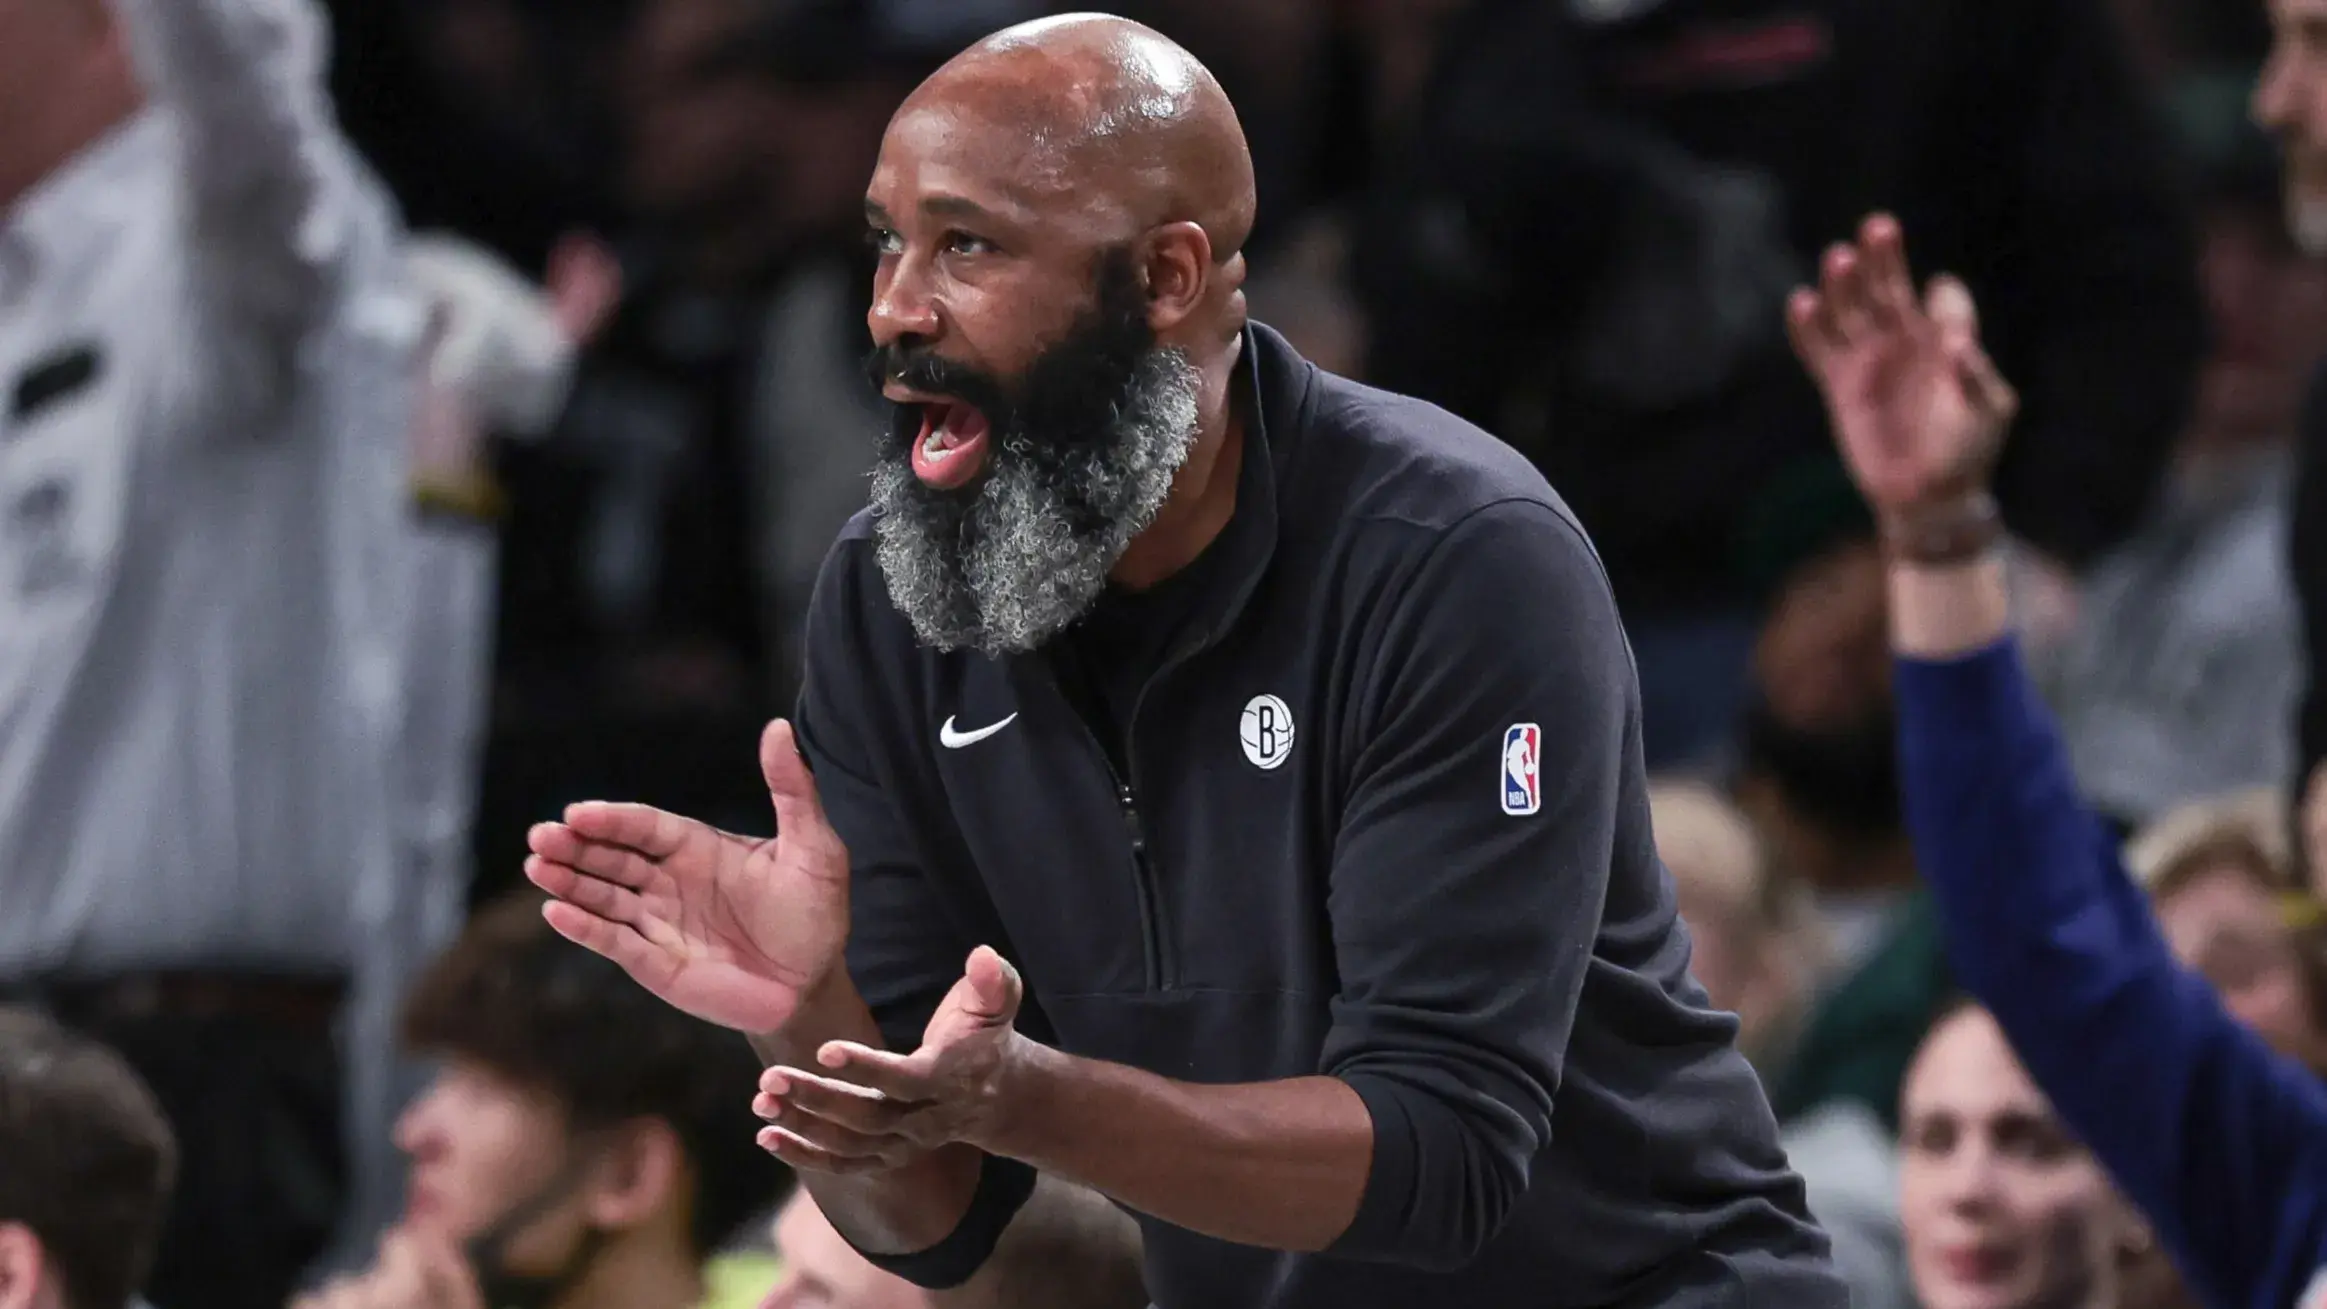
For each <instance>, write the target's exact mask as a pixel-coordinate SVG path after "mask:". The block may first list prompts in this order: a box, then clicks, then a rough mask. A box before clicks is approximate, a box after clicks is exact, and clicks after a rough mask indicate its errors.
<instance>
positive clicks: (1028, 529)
mask: <svg viewBox="0 0 2327 1309" xmlns="http://www.w3.org/2000/svg"><path fill="white" fill-rule="evenodd" d="M1253 203H1254V202H1253V181H1252V169H1251V163H1250V159H1249V156H1248V154H1247V152H1246V148H1245V143H1244V139H1243V134H1242V131H1241V129H1240V128H1239V127H1238V125H1237V121H1236V115H1235V113H1234V111H1233V110H1232V109H1231V108H1230V106H1229V105H1228V103H1227V101H1226V100H1225V98H1224V97H1223V96H1222V95H1221V93H1220V90H1219V87H1218V86H1217V85H1216V84H1215V83H1214V81H1213V80H1212V78H1211V76H1210V75H1209V74H1208V73H1206V72H1205V71H1204V69H1203V68H1202V67H1200V66H1198V65H1197V64H1196V63H1195V62H1194V61H1193V60H1192V59H1190V58H1189V57H1188V55H1187V54H1186V53H1185V52H1184V51H1182V50H1180V49H1179V48H1178V47H1176V46H1174V45H1172V44H1171V43H1170V42H1168V41H1165V40H1164V39H1162V38H1161V37H1158V36H1157V35H1155V34H1154V33H1152V32H1150V31H1147V30H1146V29H1144V28H1140V27H1137V26H1134V25H1131V24H1128V23H1124V22H1122V21H1120V20H1115V19H1109V18H1104V17H1094V16H1073V17H1067V18H1061V19H1055V20H1050V21H1046V22H1042V23H1037V24H1033V25H1030V26H1024V27H1018V28H1013V29H1010V30H1008V31H1005V32H1003V33H1001V34H999V35H997V36H995V37H992V38H990V39H988V40H987V41H985V42H983V43H981V44H980V45H978V46H977V47H975V48H973V49H972V50H970V51H968V52H967V53H965V54H964V55H962V56H961V57H959V58H958V59H956V60H955V61H954V62H953V63H951V64H949V65H948V66H947V67H946V68H945V69H943V70H942V71H941V72H939V73H938V74H937V75H936V76H935V77H933V78H932V79H931V80H930V81H929V82H928V83H927V84H925V85H924V86H922V87H921V88H920V89H919V90H918V91H917V92H916V93H915V94H914V95H913V96H912V98H911V99H910V100H909V101H908V102H907V103H906V104H905V105H904V106H903V108H902V109H901V110H900V111H899V112H898V114H897V116H896V119H895V120H894V122H893V123H892V124H891V126H890V128H889V132H888V135H887V138H886V140H885V142H884V144H883V147H882V152H881V158H880V163H879V167H878V169H877V171H876V172H875V174H874V177H873V180H872V186H871V189H870V191H869V193H868V194H867V197H866V206H865V209H866V217H867V219H868V221H869V223H870V225H871V229H872V237H873V241H874V243H875V245H876V247H877V248H878V250H879V253H880V262H879V271H878V273H877V275H876V282H875V288H874V300H873V306H872V311H871V319H870V322H871V328H872V334H873V337H874V340H875V343H876V345H877V347H878V348H877V349H876V351H875V352H874V356H873V365H874V368H873V371H874V375H875V379H876V380H877V381H878V382H879V384H880V385H881V387H882V390H883V393H884V394H885V395H886V396H887V397H888V399H889V400H890V401H891V402H893V404H894V407H895V421H894V423H893V425H892V426H891V427H890V429H889V430H888V431H887V432H885V433H882V434H880V436H879V471H878V473H877V474H876V476H875V479H874V484H873V499H874V504H873V506H872V508H871V510H870V511H869V512H867V513H864V514H861V515H859V516H858V517H857V519H856V520H855V521H854V522H853V523H852V524H851V525H850V526H849V528H848V529H847V531H845V532H844V533H843V534H842V536H841V539H840V542H839V544H838V545H837V546H835V548H834V550H833V552H832V555H831V558H830V560H829V561H828V562H827V564H826V566H825V569H824V574H823V578H822V581H821V583H820V585H819V588H818V594H817V597H816V601H815V605H814V608H813V612H812V615H811V619H810V626H809V642H808V644H809V655H808V678H807V689H806V691H805V692H804V694H803V696H802V699H801V703H800V706H799V709H798V714H797V718H796V721H795V722H792V723H776V724H773V725H771V726H770V728H769V731H768V733H767V735H766V737H765V740H764V742H763V747H762V751H761V766H762V770H763V771H764V773H765V774H766V779H767V783H768V787H769V791H770V794H771V795H772V797H773V799H774V801H775V807H776V817H777V827H778V831H779V833H780V835H779V836H778V837H777V838H776V839H775V840H773V841H768V842H753V841H749V840H746V839H743V838H740V837H735V836H730V835H726V834H723V833H720V832H717V831H714V830H712V829H710V828H708V827H705V826H703V825H701V824H698V823H694V822H690V821H688V820H685V819H682V818H679V817H676V816H673V815H669V814H663V813H657V812H654V811H651V810H645V809H639V808H635V807H629V806H622V805H605V804H590V805H580V806H576V807H574V808H573V809H571V810H569V811H568V812H567V814H566V815H565V817H564V820H563V821H562V822H559V823H551V824H544V825H543V826H541V827H539V828H537V829H535V831H534V833H533V836H532V846H533V850H534V857H533V858H532V859H531V860H529V862H528V865H527V870H528V874H529V875H530V876H531V877H532V878H533V879H534V880H535V881H536V882H537V883H539V884H540V885H541V886H542V887H544V888H545V889H547V890H548V891H550V892H551V893H552V894H553V895H554V896H556V897H558V898H559V900H560V903H557V904H553V905H551V906H550V907H549V914H550V917H551V920H552V921H553V922H554V923H555V924H556V925H557V927H558V928H559V930H561V931H563V932H564V933H566V934H567V935H568V936H570V937H572V938H573V939H575V940H577V941H579V942H581V943H582V944H584V945H587V946H589V947H590V948H592V949H595V950H599V951H601V952H603V953H605V954H607V955H609V956H611V957H612V958H614V959H615V960H617V961H619V962H620V963H622V964H623V965H624V966H625V967H626V968H627V969H628V970H629V971H630V972H631V974H632V975H633V976H634V977H636V978H637V979H638V980H639V981H640V982H642V983H643V984H645V985H646V986H648V987H650V988H652V989H653V990H654V991H655V992H656V993H657V994H659V995H661V996H662V997H664V998H665V999H666V1000H668V1001H669V1002H671V1003H672V1004H675V1005H677V1006H679V1007H681V1008H684V1009H686V1010H688V1011H689V1012H692V1013H695V1014H697V1015H699V1016H701V1017H704V1018H706V1019H709V1020H712V1021H715V1022H720V1023H725V1024H727V1025H729V1026H732V1027H735V1028H737V1029H740V1030H742V1031H745V1032H747V1033H750V1034H752V1037H753V1039H754V1041H755V1043H756V1045H757V1047H758V1048H759V1049H760V1051H761V1052H762V1055H763V1057H764V1058H765V1059H766V1060H767V1062H768V1063H769V1065H770V1068H769V1070H768V1072H767V1074H766V1076H765V1078H764V1079H763V1081H762V1083H761V1094H760V1096H759V1099H758V1101H757V1106H756V1107H757V1108H758V1109H759V1111H760V1113H761V1115H762V1116H763V1117H764V1118H766V1119H768V1120H769V1122H770V1124H771V1125H770V1126H769V1127H768V1128H767V1129H766V1130H765V1131H764V1132H763V1133H762V1136H761V1142H762V1144H763V1145H764V1146H765V1147H766V1148H769V1149H771V1150H773V1151H774V1152H775V1153H777V1154H779V1155H781V1156H782V1157H783V1158H784V1159H785V1160H786V1161H787V1162H789V1163H791V1164H792V1165H793V1167H794V1168H796V1169H797V1170H799V1172H800V1173H801V1175H802V1176H803V1177H805V1178H806V1179H807V1184H808V1186H809V1187H810V1189H811V1190H812V1191H813V1192H814V1194H815V1196H816V1199H817V1202H818V1204H819V1205H820V1206H821V1207H822V1209H823V1210H824V1212H825V1213H826V1214H827V1215H828V1216H830V1217H831V1219H832V1220H833V1223H834V1225H835V1227H836V1228H838V1230H839V1231H840V1232H842V1233H843V1234H844V1235H845V1236H846V1237H847V1238H848V1239H849V1241H850V1242H851V1243H852V1244H853V1245H855V1246H856V1247H857V1248H858V1249H859V1250H861V1251H863V1252H864V1253H865V1254H866V1255H867V1256H868V1257H870V1258H872V1259H873V1260H874V1262H876V1263H877V1264H879V1265H881V1266H882V1267H885V1268H887V1269H889V1270H891V1271H893V1272H896V1273H899V1274H901V1275H902V1276H904V1277H906V1278H908V1279H910V1280H912V1281H914V1282H917V1283H919V1284H921V1285H923V1286H929V1287H945V1286H952V1285H957V1284H959V1283H961V1282H962V1281H964V1280H965V1279H967V1278H968V1277H969V1276H970V1275H971V1274H972V1273H973V1272H975V1271H976V1270H977V1268H978V1267H979V1266H980V1264H981V1263H983V1262H984V1261H985V1260H986V1258H987V1256H988V1255H989V1253H990V1252H991V1251H992V1249H993V1247H994V1244H995V1241H996V1239H997V1238H998V1237H999V1236H1000V1235H1001V1234H1002V1232H1003V1231H1004V1229H1005V1228H1006V1227H1007V1226H1008V1225H1009V1224H1010V1221H1011V1216H1012V1213H1013V1212H1014V1211H1015V1210H1016V1208H1017V1207H1018V1206H1019V1205H1020V1204H1021V1203H1022V1202H1023V1201H1024V1199H1025V1197H1026V1195H1027V1193H1028V1191H1029V1189H1030V1188H1031V1186H1032V1184H1033V1179H1034V1177H1035V1176H1036V1174H1037V1172H1038V1171H1039V1172H1043V1173H1050V1174H1054V1175H1058V1176H1062V1177H1065V1178H1068V1179H1071V1180H1073V1181H1077V1182H1080V1183H1082V1184H1084V1185H1087V1186H1090V1187H1093V1188H1095V1189H1097V1190H1098V1191H1100V1192H1102V1193H1104V1194H1106V1195H1108V1196H1111V1197H1112V1198H1114V1199H1115V1200H1116V1201H1117V1202H1118V1203H1120V1204H1121V1205H1122V1206H1124V1207H1125V1208H1126V1209H1128V1210H1129V1211H1131V1212H1132V1213H1133V1214H1134V1215H1135V1216H1136V1217H1137V1218H1138V1220H1139V1222H1140V1224H1141V1227H1142V1229H1143V1232H1144V1236H1145V1243H1146V1257H1147V1280H1148V1286H1149V1290H1150V1292H1151V1294H1152V1295H1153V1297H1154V1300H1155V1302H1156V1303H1157V1304H1158V1305H1159V1306H1163V1307H1164V1309H1233V1307H1239V1306H1268V1307H1270V1309H1308V1307H1309V1306H1317V1307H1319V1309H1323V1307H1325V1306H1331V1307H1332V1309H1352V1307H1362V1306H1370V1305H1383V1306H1391V1305H1395V1306H1412V1305H1464V1306H1472V1307H1482V1306H1514V1307H1516V1306H1529V1307H1530V1309H1542V1307H1543V1306H1587V1305H1588V1306H1634V1305H1638V1306H1648V1305H1657V1306H1725V1307H1726V1306H1739V1307H1742V1306H1749V1305H1751V1306H1768V1305H1785V1306H1788V1307H1789V1309H1797V1307H1799V1309H1825V1307H1827V1306H1833V1307H1835V1309H1840V1306H1842V1305H1844V1304H1845V1303H1846V1297H1845V1293H1844V1291H1843V1289H1842V1287H1841V1286H1840V1285H1839V1283H1837V1282H1836V1281H1835V1280H1834V1278H1833V1275H1832V1273H1831V1270H1830V1268H1829V1264H1828V1258H1827V1249H1826V1240H1825V1237H1824V1236H1823V1235H1822V1234H1821V1233H1820V1232H1819V1231H1818V1230H1817V1229H1816V1228H1815V1226H1813V1225H1812V1223H1811V1221H1810V1220H1809V1218H1808V1217H1807V1216H1806V1214H1805V1212H1804V1208H1803V1201H1802V1186H1801V1183H1800V1182H1799V1181H1798V1180H1797V1179H1796V1178H1795V1177H1794V1176H1793V1175H1792V1174H1791V1173H1790V1172H1789V1171H1788V1170H1787V1167H1786V1162H1785V1158H1784V1155H1783V1154H1782V1152H1781V1151H1780V1150H1779V1148H1778V1145H1777V1132H1776V1127H1775V1125H1774V1123H1773V1122H1772V1119H1771V1115H1770V1111H1769V1109H1768V1107H1767V1105H1766V1104H1765V1103H1764V1102H1763V1099H1762V1096H1761V1092H1760V1090H1759V1089H1758V1087H1757V1084H1756V1082H1755V1080H1754V1076H1753V1073H1752V1071H1751V1069H1749V1068H1748V1067H1747V1066H1746V1063H1745V1061H1744V1060H1743V1059H1742V1058H1740V1057H1739V1056H1738V1054H1737V1053H1736V1051H1735V1049H1734V1048H1733V1045H1732V1039H1733V1037H1734V1036H1735V1032H1736V1027H1735V1023H1734V1020H1732V1019H1731V1018H1729V1017H1727V1016H1725V1015H1720V1014H1716V1013H1714V1012H1713V1011H1712V1010H1711V1009H1710V1008H1709V1007H1708V1005H1707V1002H1706V1000H1705V996H1704V993H1703V992H1702V991H1701V990H1700V989H1699V988H1698V987H1697V986H1696V984H1695V983H1693V982H1691V981H1690V980H1689V978H1688V959H1689V947H1688V940H1687V937H1686V936H1685V935H1683V934H1682V932H1681V931H1680V929H1679V928H1678V927H1677V926H1676V924H1675V918H1674V909H1673V893H1672V889H1671V886H1670V885H1669V883H1668V881H1667V879H1666V877H1665V875H1664V873H1663V871H1662V870H1661V869H1660V867H1659V865H1658V864H1657V862H1656V854H1655V850H1654V846H1653V842H1652V840H1651V836H1650V830H1649V808H1648V800H1647V787H1646V782H1645V779H1644V777H1643V770H1642V765H1641V747H1640V722H1639V718H1640V711H1639V696H1638V691H1637V688H1636V686H1635V684H1634V679H1633V673H1632V668H1631V664H1630V660H1629V657H1628V655H1627V652H1626V648H1625V641H1624V634H1623V631H1622V630H1621V628H1620V627H1619V625H1618V622H1617V616H1616V609H1615V606H1614V604H1613V603H1612V601H1611V599H1610V596H1609V592H1608V587H1607V584H1606V581H1605V579H1604V578H1603V576H1602V574H1601V569H1600V565H1599V563H1598V561H1597V559H1596V558H1595V557H1594V555H1593V552H1592V549H1591V546H1590V544H1589V543H1588V542H1587V541H1586V540H1585V537H1584V535H1583V533H1582V531H1580V530H1579V529H1578V527H1577V525H1576V522H1575V520H1574V518H1573V517H1572V516H1571V515H1570V514H1569V513H1568V511H1567V510H1566V509H1565V508H1564V507H1563V506H1562V505H1561V503H1560V501H1559V499H1558V497H1557V496H1555V495H1554V494H1553V493H1552V491H1551V489H1550V488H1549V487H1547V486H1545V485H1544V483H1543V482H1542V480H1541V479H1540V478H1539V477H1538V476H1537V475H1536V474H1535V473H1534V472H1533V471H1531V470H1530V469H1529V468H1528V466H1527V465H1526V464H1525V462H1524V461H1522V460H1521V459H1519V458H1518V457H1516V456H1515V455H1513V454H1511V453H1510V452H1509V451H1507V450H1505V449H1504V448H1503V447H1502V446H1501V445H1499V444H1498V443H1497V442H1496V441H1494V440H1493V439H1492V438H1490V437H1489V436H1487V435H1486V434H1485V433H1483V432H1480V431H1477V430H1476V429H1474V428H1471V427H1469V426H1466V425H1465V424H1463V423H1461V422H1459V421H1457V420H1455V419H1454V418H1452V417H1450V416H1448V415H1447V414H1445V413H1442V412H1440V411H1438V410H1436V409H1433V408H1430V407H1429V406H1427V405H1423V404H1419V403H1417V402H1414V401H1411V400H1406V399H1401V398H1399V397H1396V396H1391V395H1386V394H1382V393H1380V392H1376V391H1370V390H1367V389H1365V388H1363V387H1360V386H1356V385H1354V384H1352V383H1349V382H1346V381H1343V380H1341V379H1339V378H1336V377H1332V376H1329V375H1327V374H1325V373H1322V372H1320V371H1318V370H1317V369H1315V368H1313V367H1311V366H1310V365H1309V364H1307V363H1305V362H1304V361H1302V360H1301V359H1300V358H1298V357H1297V356H1296V355H1295V354H1294V353H1293V351H1292V350H1291V348H1290V347H1288V346H1287V345H1286V344H1285V342H1284V340H1283V339H1282V338H1281V337H1279V336H1277V335H1276V334H1275V333H1273V332H1271V331H1269V330H1268V329H1267V328H1265V327H1261V326H1259V325H1257V324H1252V323H1248V322H1247V321H1246V318H1245V307H1244V299H1243V295H1242V292H1241V290H1240V286H1241V283H1242V281H1243V279H1244V274H1245V262H1244V256H1243V253H1242V246H1243V243H1244V240H1245V237H1246V234H1247V233H1248V232H1249V231H1250V229H1251V225H1252V221H1253ZM965 960H966V962H965ZM844 964H845V966H844Z"/></svg>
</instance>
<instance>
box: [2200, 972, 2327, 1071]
mask: <svg viewBox="0 0 2327 1309" xmlns="http://www.w3.org/2000/svg"><path fill="white" fill-rule="evenodd" d="M2222 998H2223V1002H2224V1004H2225V1005H2226V1006H2227V1007H2228V1008H2229V1010H2230V1012H2231V1014H2232V1016H2234V1017H2235V1018H2237V1019H2238V1021H2240V1022H2242V1023H2244V1024H2246V1025H2247V1026H2248V1027H2250V1028H2253V1029H2254V1031H2255V1032H2256V1033H2257V1034H2258V1035H2260V1036H2261V1037H2262V1038H2263V1039H2264V1040H2266V1041H2268V1042H2270V1043H2271V1045H2273V1046H2275V1047H2277V1048H2278V1049H2280V1050H2282V1051H2283V1050H2288V1049H2293V1048H2301V1047H2302V1046H2304V1045H2306V1044H2307V1043H2309V1042H2310V1039H2311V1031H2310V1027H2311V1021H2310V1014H2309V1013H2308V1012H2306V1010H2307V1008H2308V1006H2307V1005H2306V1004H2305V1003H2304V999H2303V991H2302V987H2301V985H2300V983H2299V982H2298V981H2297V980H2296V978H2295V977H2294V976H2293V974H2292V972H2291V971H2290V970H2287V969H2274V970H2273V971H2271V972H2270V973H2268V974H2266V975H2265V976H2263V977H2261V978H2259V979H2257V980H2256V981H2255V983H2254V984H2253V985H2251V986H2246V987H2242V988H2240V989H2238V990H2236V991H2229V992H2225V993H2224V994H2223V997H2222Z"/></svg>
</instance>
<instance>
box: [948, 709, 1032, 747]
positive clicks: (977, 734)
mask: <svg viewBox="0 0 2327 1309" xmlns="http://www.w3.org/2000/svg"><path fill="white" fill-rule="evenodd" d="M1017 721H1018V715H1016V714H1012V715H1010V716H1009V717H1008V718H1005V719H1003V720H1002V721H1001V722H998V723H996V724H994V725H993V726H992V727H981V728H979V729H978V730H977V731H974V732H957V731H955V730H953V719H951V718H948V719H946V720H945V726H943V727H940V728H938V729H937V743H938V744H939V745H942V746H944V747H945V748H946V749H948V750H960V749H964V748H967V747H969V746H973V745H976V744H977V743H978V742H980V741H983V740H985V739H986V738H987V737H989V736H992V735H993V734H994V733H996V732H999V731H1001V730H1002V729H1003V728H1005V727H1008V726H1009V725H1010V724H1012V723H1015V722H1017Z"/></svg>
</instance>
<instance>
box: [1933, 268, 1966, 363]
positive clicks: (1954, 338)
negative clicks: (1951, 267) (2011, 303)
mask: <svg viewBox="0 0 2327 1309" xmlns="http://www.w3.org/2000/svg"><path fill="white" fill-rule="evenodd" d="M1923 310H1924V312H1925V313H1927V314H1929V315H1931V321H1932V322H1933V323H1934V324H1936V325H1937V326H1938V328H1939V337H1940V340H1941V341H1943V342H1945V343H1946V345H1947V347H1948V349H1950V350H1957V351H1960V350H1961V349H1963V347H1965V346H1966V345H1971V344H1976V343H1977V342H1978V341H1979V338H1980V311H1979V305H1978V304H1977V302H1975V301H1974V300H1973V299H1972V295H1971V288H1970V287H1968V286H1965V285H1964V284H1963V283H1962V282H1961V281H1960V280H1958V279H1957V278H1955V277H1953V276H1950V275H1949V274H1946V273H1941V274H1940V275H1939V276H1937V277H1934V278H1932V279H1931V289H1930V290H1929V291H1928V292H1926V293H1925V294H1924V297H1923Z"/></svg>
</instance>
